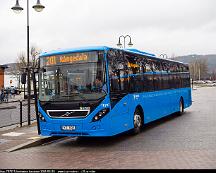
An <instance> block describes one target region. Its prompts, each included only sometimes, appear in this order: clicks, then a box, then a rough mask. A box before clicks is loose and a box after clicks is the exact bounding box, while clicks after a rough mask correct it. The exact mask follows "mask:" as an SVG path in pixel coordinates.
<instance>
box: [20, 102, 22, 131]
mask: <svg viewBox="0 0 216 173" xmlns="http://www.w3.org/2000/svg"><path fill="white" fill-rule="evenodd" d="M20 127H22V100H20Z"/></svg>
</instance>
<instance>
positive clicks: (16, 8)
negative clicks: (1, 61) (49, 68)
mask: <svg viewBox="0 0 216 173" xmlns="http://www.w3.org/2000/svg"><path fill="white" fill-rule="evenodd" d="M32 8H34V9H35V11H37V12H41V11H42V10H43V9H44V8H45V6H43V5H41V4H40V0H37V4H36V5H34V6H33V7H32ZM11 9H12V10H13V11H14V12H15V13H20V12H21V11H22V10H23V8H22V7H20V5H19V0H16V4H15V6H14V7H12V8H11ZM27 84H28V88H27V90H28V91H27V92H28V125H30V124H31V122H30V97H31V86H30V64H29V0H27Z"/></svg>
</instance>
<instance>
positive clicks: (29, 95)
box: [27, 0, 31, 125]
mask: <svg viewBox="0 0 216 173" xmlns="http://www.w3.org/2000/svg"><path fill="white" fill-rule="evenodd" d="M27 75H28V81H27V83H28V84H27V85H28V86H27V87H28V113H27V114H28V125H30V124H31V117H30V101H31V100H30V99H31V98H30V97H31V86H30V85H31V84H30V65H29V0H27Z"/></svg>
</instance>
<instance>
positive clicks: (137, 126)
mask: <svg viewBox="0 0 216 173" xmlns="http://www.w3.org/2000/svg"><path fill="white" fill-rule="evenodd" d="M133 122H134V129H133V134H138V133H140V131H141V129H142V122H143V120H142V113H141V111H140V110H139V109H136V110H135V112H134V118H133Z"/></svg>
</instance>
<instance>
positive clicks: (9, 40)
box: [0, 0, 216, 64]
mask: <svg viewBox="0 0 216 173" xmlns="http://www.w3.org/2000/svg"><path fill="white" fill-rule="evenodd" d="M29 2H30V44H31V45H35V46H37V47H39V48H40V49H42V51H49V50H56V49H61V48H62V49H64V48H73V47H82V46H97V45H106V46H112V47H116V43H117V42H118V37H119V36H120V35H122V34H123V35H126V34H129V35H131V37H132V42H133V44H134V46H133V47H134V48H137V49H140V50H143V51H147V52H150V53H154V54H156V55H160V54H161V53H166V54H167V55H168V56H172V55H175V56H180V55H188V54H194V53H196V54H216V10H215V8H216V0H41V4H43V5H44V6H45V9H44V11H42V12H40V13H38V12H35V11H34V9H33V8H32V6H33V5H35V4H36V0H29ZM19 3H20V6H22V7H23V8H24V10H23V11H22V12H21V13H20V14H15V13H14V12H13V11H12V10H11V7H12V6H14V5H15V0H0V64H5V63H9V62H15V60H16V58H17V56H18V54H20V52H26V49H27V48H26V47H27V46H26V45H27V39H26V33H27V30H26V28H27V24H26V12H27V11H26V0H19ZM128 41H129V40H126V42H127V43H128Z"/></svg>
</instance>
